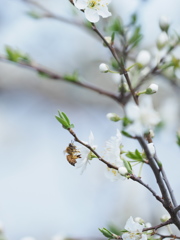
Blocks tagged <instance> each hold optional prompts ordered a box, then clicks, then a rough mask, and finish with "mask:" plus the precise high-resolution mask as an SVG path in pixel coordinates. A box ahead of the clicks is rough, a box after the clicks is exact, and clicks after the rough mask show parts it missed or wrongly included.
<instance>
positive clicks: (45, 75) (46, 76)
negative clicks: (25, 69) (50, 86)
mask: <svg viewBox="0 0 180 240" xmlns="http://www.w3.org/2000/svg"><path fill="white" fill-rule="evenodd" d="M37 72H38V75H39V76H40V77H42V78H51V76H50V75H49V74H47V73H45V72H42V71H37Z"/></svg>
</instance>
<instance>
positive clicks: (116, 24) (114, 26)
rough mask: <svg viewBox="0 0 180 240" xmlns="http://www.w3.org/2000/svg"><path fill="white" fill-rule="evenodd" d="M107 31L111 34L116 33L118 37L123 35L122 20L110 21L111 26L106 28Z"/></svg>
mask: <svg viewBox="0 0 180 240" xmlns="http://www.w3.org/2000/svg"><path fill="white" fill-rule="evenodd" d="M108 30H110V31H112V32H118V33H119V34H120V35H123V34H124V26H123V23H122V20H121V19H120V18H119V17H117V18H115V19H113V20H112V22H111V25H110V26H109V27H108Z"/></svg>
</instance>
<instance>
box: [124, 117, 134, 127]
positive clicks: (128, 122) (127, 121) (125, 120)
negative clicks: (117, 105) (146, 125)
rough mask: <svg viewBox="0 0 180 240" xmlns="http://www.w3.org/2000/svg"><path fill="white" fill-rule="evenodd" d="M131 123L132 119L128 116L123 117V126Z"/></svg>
mask: <svg viewBox="0 0 180 240" xmlns="http://www.w3.org/2000/svg"><path fill="white" fill-rule="evenodd" d="M131 123H132V121H131V120H130V119H129V118H127V117H124V118H123V127H127V126H128V125H129V124H131Z"/></svg>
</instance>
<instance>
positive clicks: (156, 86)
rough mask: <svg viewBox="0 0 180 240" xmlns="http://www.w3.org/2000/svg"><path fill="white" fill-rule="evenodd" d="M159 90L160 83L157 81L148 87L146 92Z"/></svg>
mask: <svg viewBox="0 0 180 240" xmlns="http://www.w3.org/2000/svg"><path fill="white" fill-rule="evenodd" d="M157 91H158V85H157V84H155V83H152V84H151V85H150V86H149V87H148V88H147V89H146V92H145V93H146V94H153V93H156V92H157Z"/></svg>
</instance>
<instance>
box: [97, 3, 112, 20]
mask: <svg viewBox="0 0 180 240" xmlns="http://www.w3.org/2000/svg"><path fill="white" fill-rule="evenodd" d="M98 14H99V15H100V16H101V17H103V18H107V17H109V16H111V15H112V14H111V13H110V12H109V10H108V8H107V6H103V7H101V8H100V9H99V10H98Z"/></svg>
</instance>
